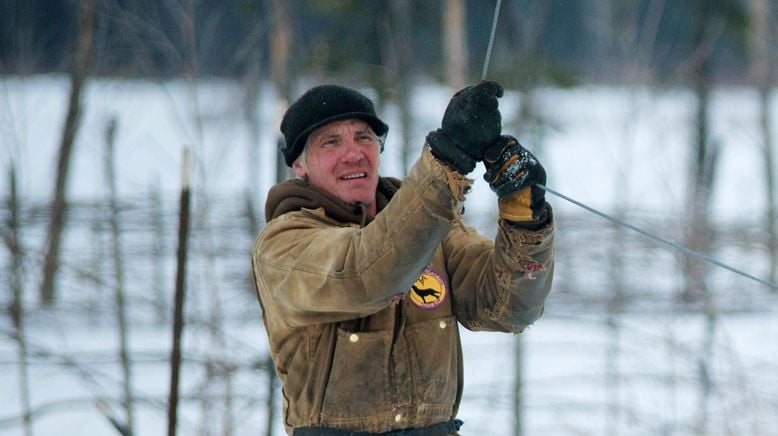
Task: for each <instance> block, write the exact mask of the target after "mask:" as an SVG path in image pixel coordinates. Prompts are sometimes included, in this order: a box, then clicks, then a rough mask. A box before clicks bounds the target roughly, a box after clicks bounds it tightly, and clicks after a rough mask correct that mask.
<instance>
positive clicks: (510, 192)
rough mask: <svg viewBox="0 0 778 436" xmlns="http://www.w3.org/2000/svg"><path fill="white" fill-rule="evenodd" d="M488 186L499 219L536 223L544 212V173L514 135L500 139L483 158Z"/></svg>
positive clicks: (535, 159) (541, 166) (534, 158)
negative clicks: (541, 186) (493, 197)
mask: <svg viewBox="0 0 778 436" xmlns="http://www.w3.org/2000/svg"><path fill="white" fill-rule="evenodd" d="M484 166H486V173H485V174H484V180H486V181H487V182H488V183H489V187H491V188H492V191H494V192H495V193H496V194H497V196H498V197H499V200H498V207H499V210H500V217H501V218H504V219H507V220H510V221H519V222H522V221H537V220H540V219H544V217H545V213H546V191H544V190H543V189H541V188H539V187H537V186H536V184H537V183H540V184H542V185H545V184H546V170H545V169H544V168H543V165H541V164H540V162H539V161H538V159H537V158H536V157H535V156H534V155H533V154H532V153H530V152H529V151H528V150H527V149H526V148H524V147H522V146H521V144H519V141H517V140H516V138H514V137H513V136H510V135H502V136H500V137H499V138H498V139H497V140H496V141H495V142H494V143H493V144H492V146H491V147H489V149H488V150H486V153H485V155H484Z"/></svg>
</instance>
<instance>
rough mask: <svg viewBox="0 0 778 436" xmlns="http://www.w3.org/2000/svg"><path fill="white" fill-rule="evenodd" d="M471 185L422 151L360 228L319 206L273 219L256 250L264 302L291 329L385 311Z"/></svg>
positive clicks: (409, 281) (444, 229)
mask: <svg viewBox="0 0 778 436" xmlns="http://www.w3.org/2000/svg"><path fill="white" fill-rule="evenodd" d="M470 184H472V181H471V180H469V179H466V178H464V177H462V176H460V175H458V174H456V173H454V172H453V171H450V170H448V169H446V168H445V167H444V166H443V165H442V164H440V163H439V162H438V161H437V160H435V159H434V158H433V157H432V155H431V153H430V152H429V150H428V149H426V148H425V150H424V151H423V153H422V156H421V158H420V159H419V160H418V161H417V162H416V164H415V165H414V166H413V168H412V169H411V171H410V174H409V175H408V177H406V179H405V180H404V181H403V184H402V187H401V188H400V189H399V190H398V191H397V193H396V194H395V195H394V197H393V198H392V200H391V201H390V202H389V204H387V206H386V207H385V208H384V209H383V210H382V211H381V212H380V213H379V214H377V216H376V217H375V219H374V220H373V221H372V222H371V223H370V224H368V225H367V226H365V227H363V228H360V227H359V226H352V225H344V224H341V223H338V222H336V221H334V220H331V219H329V218H327V217H326V216H325V215H324V213H323V211H322V210H320V209H317V210H305V209H304V210H302V211H299V212H291V213H287V214H284V215H282V216H281V217H278V218H276V219H274V220H272V221H270V222H269V223H268V224H267V225H266V226H265V228H264V229H263V230H262V231H261V232H260V234H259V236H258V237H257V239H256V241H255V243H254V249H253V255H252V261H253V265H252V266H253V269H254V277H255V280H256V283H257V291H258V293H259V298H260V301H261V302H262V305H263V307H264V308H265V310H272V311H275V312H276V315H278V318H280V319H283V320H284V323H285V324H286V325H287V326H288V327H298V326H304V325H311V324H319V323H323V322H337V321H345V320H350V319H354V318H358V317H362V316H367V315H369V314H372V313H375V312H377V311H379V310H381V309H383V308H385V307H386V306H387V305H389V304H390V303H391V301H392V299H393V298H394V297H395V296H397V295H401V294H404V293H405V292H406V291H407V290H408V289H409V288H410V286H411V285H412V284H413V282H414V281H415V280H416V279H417V278H418V277H419V275H420V274H421V272H422V271H423V270H424V268H425V266H427V264H428V263H429V262H430V260H431V258H432V255H433V253H434V251H435V249H436V248H437V247H438V245H439V244H440V243H441V241H442V240H443V238H444V237H445V236H446V234H447V233H448V232H449V230H450V228H451V223H452V222H454V221H455V220H456V219H457V218H458V211H459V210H460V209H461V202H462V201H463V200H464V192H465V191H466V190H467V188H468V187H469V186H470Z"/></svg>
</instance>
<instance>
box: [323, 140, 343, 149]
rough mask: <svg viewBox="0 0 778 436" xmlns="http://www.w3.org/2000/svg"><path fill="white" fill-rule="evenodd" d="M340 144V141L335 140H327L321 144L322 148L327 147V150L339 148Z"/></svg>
mask: <svg viewBox="0 0 778 436" xmlns="http://www.w3.org/2000/svg"><path fill="white" fill-rule="evenodd" d="M338 142H339V141H338V140H337V139H335V138H332V139H327V140H325V141H324V142H322V143H321V146H322V147H326V148H331V147H335V146H337V145H338Z"/></svg>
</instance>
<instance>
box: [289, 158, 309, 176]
mask: <svg viewBox="0 0 778 436" xmlns="http://www.w3.org/2000/svg"><path fill="white" fill-rule="evenodd" d="M292 172H293V173H294V175H296V176H297V177H299V178H301V179H304V178H305V176H307V175H308V171H306V170H305V167H304V166H303V164H302V163H300V159H295V161H294V162H292Z"/></svg>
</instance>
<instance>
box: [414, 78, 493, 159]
mask: <svg viewBox="0 0 778 436" xmlns="http://www.w3.org/2000/svg"><path fill="white" fill-rule="evenodd" d="M502 95H503V89H502V86H500V84H498V83H497V82H492V81H483V82H481V83H479V84H477V85H473V86H468V87H467V88H464V89H462V90H461V91H459V92H457V93H456V94H454V96H453V97H451V101H450V102H449V103H448V107H447V108H446V112H445V113H444V114H443V121H442V123H441V127H440V128H439V129H437V130H435V131H432V132H430V133H429V135H427V143H428V144H429V145H430V150H431V151H432V154H433V155H434V156H435V157H436V158H437V159H438V160H440V161H442V162H444V163H446V164H448V165H449V166H451V167H452V168H454V169H456V170H457V171H459V172H460V173H461V174H467V173H469V172H470V171H473V169H474V168H475V164H476V163H477V162H478V161H480V160H482V159H483V156H484V152H485V151H486V149H487V148H488V147H489V146H490V145H491V144H492V143H494V141H495V140H497V138H498V137H499V136H500V131H501V130H502V116H501V115H500V110H499V109H498V107H497V106H498V104H497V99H498V98H500V97H502Z"/></svg>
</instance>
